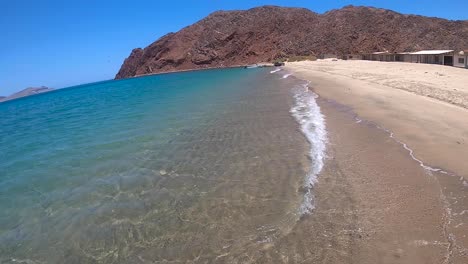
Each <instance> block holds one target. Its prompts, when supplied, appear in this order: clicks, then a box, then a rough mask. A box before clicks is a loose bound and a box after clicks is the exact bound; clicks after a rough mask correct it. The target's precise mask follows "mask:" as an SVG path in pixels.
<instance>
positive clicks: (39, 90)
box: [0, 86, 54, 102]
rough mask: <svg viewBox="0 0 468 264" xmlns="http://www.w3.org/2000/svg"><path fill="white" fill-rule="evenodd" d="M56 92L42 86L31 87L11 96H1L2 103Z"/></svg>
mask: <svg viewBox="0 0 468 264" xmlns="http://www.w3.org/2000/svg"><path fill="white" fill-rule="evenodd" d="M52 90H54V89H53V88H49V87H45V86H41V87H29V88H26V89H24V90H21V91H19V92H16V93H14V94H12V95H10V96H0V102H4V101H8V100H13V99H16V98H20V97H25V96H30V95H33V94H39V93H45V92H50V91H52Z"/></svg>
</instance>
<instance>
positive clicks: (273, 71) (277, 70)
mask: <svg viewBox="0 0 468 264" xmlns="http://www.w3.org/2000/svg"><path fill="white" fill-rule="evenodd" d="M279 71H281V69H276V70H272V71H271V72H270V73H275V72H279Z"/></svg>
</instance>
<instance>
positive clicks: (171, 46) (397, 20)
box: [115, 6, 468, 79]
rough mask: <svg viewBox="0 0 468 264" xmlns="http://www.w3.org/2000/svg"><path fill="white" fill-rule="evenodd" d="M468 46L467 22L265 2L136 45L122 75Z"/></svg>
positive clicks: (373, 10)
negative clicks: (318, 9)
mask: <svg viewBox="0 0 468 264" xmlns="http://www.w3.org/2000/svg"><path fill="white" fill-rule="evenodd" d="M466 48H468V20H464V21H450V20H445V19H440V18H432V17H423V16H416V15H404V14H399V13H396V12H394V11H391V10H385V9H378V8H372V7H354V6H347V7H344V8H342V9H337V10H332V11H329V12H327V13H325V14H317V13H314V12H312V11H310V10H308V9H303V8H286V7H276V6H263V7H257V8H253V9H249V10H245V11H218V12H214V13H212V14H210V15H209V16H207V17H206V18H204V19H202V20H200V21H199V22H197V23H195V24H193V25H191V26H188V27H185V28H183V29H182V30H180V31H178V32H177V33H169V34H167V35H165V36H163V37H161V38H160V39H158V40H157V41H156V42H154V43H152V44H151V45H149V46H148V47H146V48H144V49H141V48H138V49H134V50H133V51H132V53H131V54H130V56H129V57H128V58H127V59H126V60H125V61H124V63H123V65H122V67H121V69H120V70H119V72H118V73H117V75H116V77H115V78H116V79H121V78H127V77H132V76H137V75H143V74H151V73H158V72H166V71H173V70H187V69H200V68H209V67H227V66H234V65H241V64H244V65H245V64H251V63H256V62H269V61H273V60H275V59H279V58H287V57H289V56H298V55H318V54H323V53H334V54H348V53H358V52H359V53H361V52H374V51H383V50H388V51H391V52H394V51H414V50H420V49H460V50H462V49H466Z"/></svg>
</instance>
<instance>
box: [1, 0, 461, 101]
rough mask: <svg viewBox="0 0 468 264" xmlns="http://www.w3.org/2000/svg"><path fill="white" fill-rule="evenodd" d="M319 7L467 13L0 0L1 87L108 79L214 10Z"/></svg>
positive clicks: (452, 7)
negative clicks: (135, 54)
mask: <svg viewBox="0 0 468 264" xmlns="http://www.w3.org/2000/svg"><path fill="white" fill-rule="evenodd" d="M265 4H270V5H280V6H294V7H305V8H308V9H311V10H313V11H315V12H318V13H324V12H326V11H328V10H330V9H334V8H340V7H343V6H345V5H349V4H353V5H367V6H375V7H382V8H388V9H392V10H395V11H397V12H401V13H406V14H419V15H425V16H436V17H443V18H448V19H453V20H456V19H461V20H466V19H468V12H467V10H468V9H467V0H354V1H350V0H288V1H281V0H270V1H261V0H191V1H190V0H186V1H182V0H171V1H163V0H148V1H140V0H133V1H127V0H125V1H123V0H113V1H103V0H76V1H72V0H14V1H8V0H0V32H1V34H2V37H1V38H0V95H8V94H11V93H13V92H15V91H18V90H21V89H24V88H26V87H30V86H41V85H45V86H49V87H53V88H62V87H67V86H71V85H76V84H81V83H87V82H94V81H100V80H107V79H112V78H113V77H114V75H115V74H116V73H117V71H118V69H119V68H120V66H121V64H122V62H123V60H124V59H125V58H126V57H127V56H128V55H129V54H130V51H131V50H132V49H133V48H136V47H145V46H147V45H149V44H151V43H152V42H153V41H155V40H156V39H157V38H159V37H161V36H162V35H164V34H166V33H168V32H175V31H177V30H179V29H181V28H182V27H184V26H187V25H190V24H192V23H194V22H196V21H198V20H200V19H201V18H203V17H205V16H206V15H208V14H209V13H211V12H213V11H216V10H220V9H223V10H232V9H247V8H251V7H255V6H260V5H265Z"/></svg>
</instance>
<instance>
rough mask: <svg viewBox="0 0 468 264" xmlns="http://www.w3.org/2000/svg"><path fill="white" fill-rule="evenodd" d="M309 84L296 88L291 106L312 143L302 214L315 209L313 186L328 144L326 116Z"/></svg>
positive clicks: (300, 210) (292, 111)
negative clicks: (293, 102)
mask: <svg viewBox="0 0 468 264" xmlns="http://www.w3.org/2000/svg"><path fill="white" fill-rule="evenodd" d="M288 76H289V75H288ZM283 78H284V77H283ZM308 85H309V83H305V84H302V85H300V86H298V87H296V88H295V89H294V93H295V94H294V99H295V105H294V106H293V107H292V108H291V114H292V115H293V116H294V117H295V118H296V120H297V122H298V123H299V125H300V126H301V130H302V133H304V135H305V136H306V138H307V140H308V141H309V143H310V152H309V156H310V159H311V160H312V164H311V168H310V171H309V172H308V173H307V175H306V176H305V179H304V188H305V190H306V192H305V194H304V200H303V202H302V204H301V206H300V208H299V213H300V214H301V215H303V214H308V213H310V212H311V211H312V210H313V209H314V196H313V193H312V187H313V186H314V184H315V183H316V182H317V177H318V174H319V173H320V171H321V170H322V168H323V166H324V159H325V156H326V152H325V151H326V145H327V131H326V129H325V118H324V116H323V115H322V113H321V112H320V107H319V106H318V105H317V102H316V100H315V99H316V98H317V97H318V96H317V95H316V94H315V93H313V92H312V91H309V88H308Z"/></svg>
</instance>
